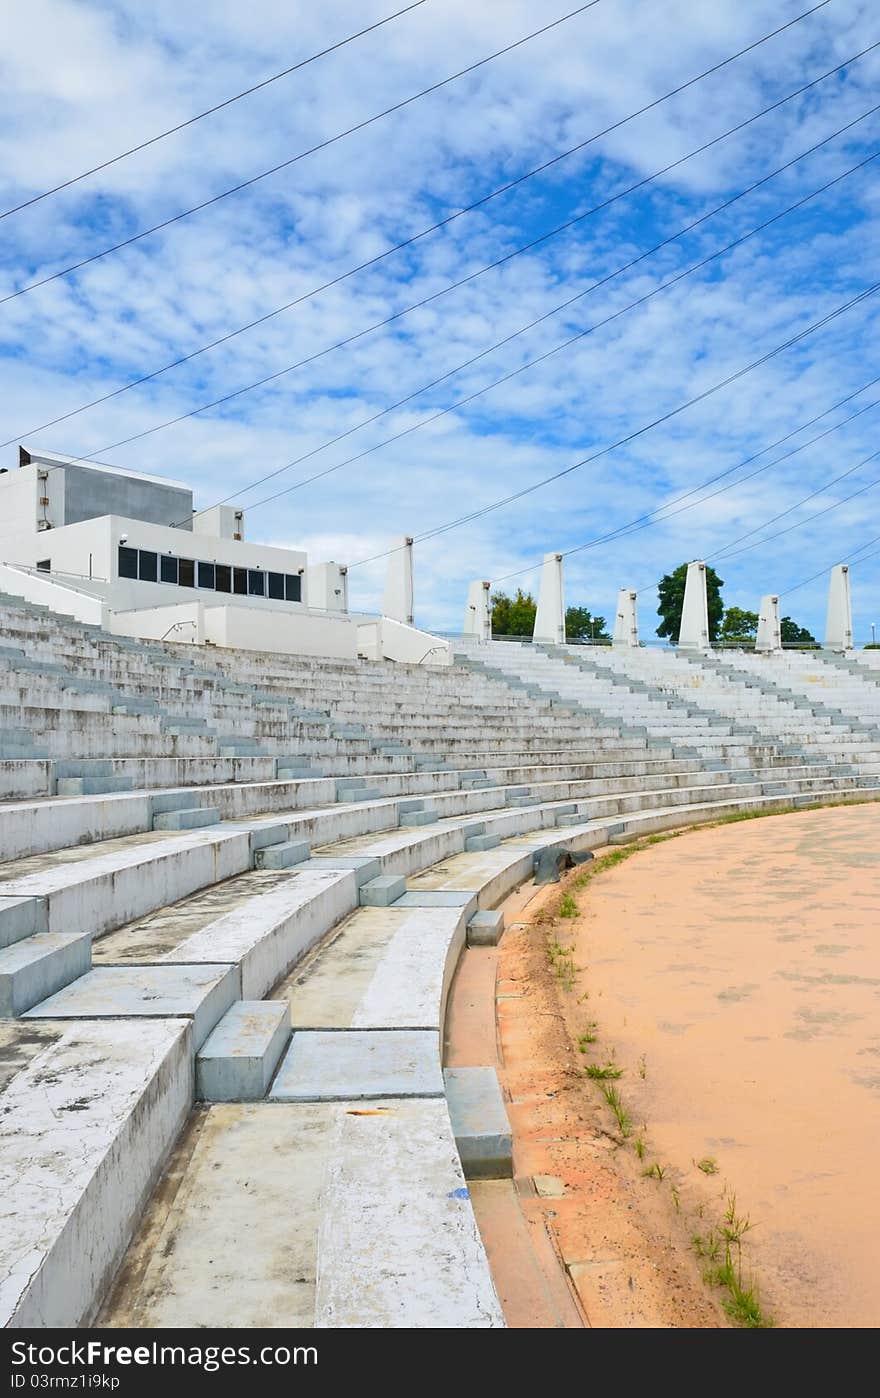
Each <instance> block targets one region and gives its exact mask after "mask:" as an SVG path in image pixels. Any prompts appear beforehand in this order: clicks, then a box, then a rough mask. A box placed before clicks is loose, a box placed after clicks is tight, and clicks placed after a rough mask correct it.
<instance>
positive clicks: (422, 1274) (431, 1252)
mask: <svg viewBox="0 0 880 1398" xmlns="http://www.w3.org/2000/svg"><path fill="white" fill-rule="evenodd" d="M170 1173H171V1175H172V1176H173V1184H172V1187H171V1188H170V1189H168V1190H166V1191H162V1190H159V1191H157V1193H156V1195H155V1196H154V1198H153V1200H152V1201H151V1204H150V1207H149V1209H148V1211H147V1213H146V1215H145V1218H144V1221H143V1224H142V1226H141V1228H140V1230H139V1232H138V1234H137V1236H136V1237H135V1239H134V1241H133V1243H132V1246H131V1248H130V1249H129V1252H128V1255H127V1257H126V1260H125V1263H124V1264H123V1267H122V1268H121V1270H120V1274H119V1278H118V1281H117V1285H116V1287H115V1288H114V1292H113V1294H112V1296H111V1297H110V1299H109V1301H108V1303H107V1305H106V1306H105V1308H104V1310H103V1312H102V1313H101V1315H100V1316H99V1318H98V1322H99V1324H101V1325H106V1326H111V1327H115V1326H134V1327H138V1328H145V1329H161V1328H173V1327H177V1326H200V1327H208V1328H211V1329H213V1328H218V1329H222V1328H227V1327H239V1326H241V1327H254V1326H266V1327H271V1328H277V1329H283V1328H287V1327H294V1328H295V1327H309V1326H312V1325H318V1326H322V1327H325V1326H328V1325H332V1326H348V1325H357V1326H361V1325H369V1326H373V1327H376V1328H388V1327H393V1326H410V1327H419V1328H433V1327H436V1326H447V1327H450V1328H456V1327H467V1326H471V1325H478V1326H483V1325H496V1326H497V1325H502V1324H503V1320H502V1318H501V1313H500V1309H499V1306H498V1302H497V1299H496V1297H495V1292H494V1288H493V1286H492V1282H491V1278H490V1276H489V1272H488V1267H487V1265H486V1261H485V1257H484V1255H483V1252H482V1248H481V1245H480V1241H479V1235H478V1233H477V1229H476V1224H475V1222H474V1217H473V1212H472V1210H471V1205H470V1200H469V1198H468V1196H467V1189H466V1187H465V1183H464V1178H463V1176H462V1173H461V1167H460V1165H459V1162H458V1157H457V1154H456V1151H455V1145H454V1143H453V1140H452V1132H451V1129H450V1126H449V1119H448V1116H447V1114H446V1107H445V1104H444V1103H443V1102H442V1101H440V1100H437V1101H430V1102H424V1101H401V1100H388V1099H386V1100H382V1101H378V1102H376V1103H372V1104H371V1105H370V1107H369V1108H363V1107H361V1106H359V1105H358V1104H357V1103H355V1102H340V1103H328V1102H321V1103H297V1104H280V1103H275V1104H265V1103H264V1104H236V1105H228V1106H216V1107H211V1108H209V1109H206V1110H203V1111H201V1112H197V1113H196V1114H195V1117H194V1118H193V1121H192V1125H191V1127H190V1129H189V1131H188V1132H187V1133H186V1136H185V1137H184V1139H183V1140H182V1141H181V1144H180V1147H179V1150H178V1152H177V1153H176V1156H175V1158H173V1159H172V1162H171V1171H170ZM342 1196H346V1198H343V1197H342ZM243 1240H246V1246H242V1242H243Z"/></svg>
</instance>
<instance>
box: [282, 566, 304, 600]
mask: <svg viewBox="0 0 880 1398" xmlns="http://www.w3.org/2000/svg"><path fill="white" fill-rule="evenodd" d="M284 596H285V597H286V598H287V600H288V602H301V601H302V578H300V577H297V576H296V574H295V573H285V574H284Z"/></svg>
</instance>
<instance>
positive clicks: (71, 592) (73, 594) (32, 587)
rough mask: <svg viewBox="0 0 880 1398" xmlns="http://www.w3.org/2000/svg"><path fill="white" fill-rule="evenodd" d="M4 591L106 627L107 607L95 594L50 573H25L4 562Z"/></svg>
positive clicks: (0, 580) (0, 588) (0, 581)
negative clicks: (66, 583)
mask: <svg viewBox="0 0 880 1398" xmlns="http://www.w3.org/2000/svg"><path fill="white" fill-rule="evenodd" d="M0 592H9V593H11V594H12V595H13V596H14V597H23V598H24V599H25V601H27V602H36V603H38V605H39V606H41V607H49V608H51V610H52V611H53V612H58V613H60V614H61V615H63V616H72V617H75V618H76V620H77V621H84V622H86V623H87V624H89V625H94V626H104V625H105V624H106V620H107V609H106V607H105V606H104V603H103V602H102V601H101V599H100V598H99V597H91V596H89V595H88V594H86V593H83V592H80V591H78V590H77V589H75V588H71V587H65V586H64V585H63V584H62V583H59V582H57V581H53V580H52V579H51V578H50V577H49V575H48V573H31V572H24V571H22V569H21V568H17V567H15V565H14V564H6V563H0Z"/></svg>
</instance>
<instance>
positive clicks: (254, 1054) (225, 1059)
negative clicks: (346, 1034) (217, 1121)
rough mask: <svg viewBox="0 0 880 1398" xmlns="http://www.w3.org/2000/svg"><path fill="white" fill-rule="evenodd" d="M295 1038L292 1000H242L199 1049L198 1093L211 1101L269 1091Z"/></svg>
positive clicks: (256, 1097) (259, 1095)
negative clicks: (289, 1008) (288, 1003)
mask: <svg viewBox="0 0 880 1398" xmlns="http://www.w3.org/2000/svg"><path fill="white" fill-rule="evenodd" d="M289 1038H290V1015H289V1014H288V1012H287V1006H286V1005H282V1004H279V1003H278V1002H277V1001H268V1000H238V1001H236V1003H235V1004H234V1005H233V1006H232V1008H231V1009H229V1010H227V1011H226V1014H225V1015H224V1016H223V1018H222V1019H221V1020H220V1022H219V1024H217V1025H216V1026H215V1028H214V1029H212V1031H211V1033H210V1034H209V1035H208V1037H207V1039H206V1040H205V1042H204V1043H203V1044H202V1047H201V1049H200V1050H199V1052H198V1054H197V1055H196V1096H197V1097H200V1098H201V1099H202V1101H206V1102H254V1101H257V1100H259V1099H260V1098H262V1097H265V1095H266V1089H267V1087H268V1086H269V1083H270V1082H271V1081H272V1077H273V1074H274V1072H275V1069H276V1068H277V1066H278V1061H279V1059H280V1058H281V1055H282V1053H283V1052H284V1048H285V1046H286V1044H287V1041H288V1039H289Z"/></svg>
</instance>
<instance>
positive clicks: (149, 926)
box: [92, 869, 290, 965]
mask: <svg viewBox="0 0 880 1398" xmlns="http://www.w3.org/2000/svg"><path fill="white" fill-rule="evenodd" d="M289 878H290V875H289V873H288V872H287V870H284V869H282V870H272V871H271V872H270V871H260V870H251V871H250V872H248V873H246V874H239V875H238V877H237V878H233V879H224V880H223V882H222V883H218V884H213V885H212V886H211V887H209V888H201V889H199V890H198V892H196V893H192V894H190V895H189V897H187V898H181V899H180V901H179V902H177V903H171V904H169V905H168V906H167V907H162V908H157V909H156V910H155V911H154V912H152V913H147V915H146V916H145V917H141V918H135V919H134V921H132V922H128V923H126V924H125V925H124V926H122V927H118V928H116V929H115V931H113V932H107V933H105V934H104V936H103V937H100V938H98V940H96V941H95V942H93V943H92V961H93V962H94V963H95V964H96V965H100V964H103V963H107V964H111V965H118V964H121V963H122V962H126V961H138V962H140V961H161V960H162V958H163V957H164V955H165V953H166V952H169V951H173V950H174V949H175V947H178V946H180V943H181V942H183V941H185V940H186V938H187V937H191V936H193V935H194V933H196V932H199V931H201V929H202V928H203V927H207V926H208V925H209V924H210V923H213V922H217V921H218V920H219V919H220V918H222V917H224V916H225V915H226V913H229V912H232V911H233V909H235V908H239V907H241V905H242V904H243V903H246V902H247V901H248V900H249V899H251V898H260V897H262V895H263V894H266V893H270V892H271V891H272V889H273V888H279V887H285V886H286V885H287V882H288V880H289Z"/></svg>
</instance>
